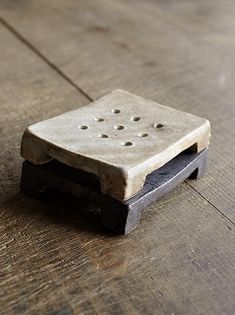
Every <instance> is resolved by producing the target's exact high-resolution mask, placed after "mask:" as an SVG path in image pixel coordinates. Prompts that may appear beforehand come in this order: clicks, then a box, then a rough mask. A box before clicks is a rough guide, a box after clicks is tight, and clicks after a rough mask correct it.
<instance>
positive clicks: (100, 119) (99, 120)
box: [94, 117, 104, 122]
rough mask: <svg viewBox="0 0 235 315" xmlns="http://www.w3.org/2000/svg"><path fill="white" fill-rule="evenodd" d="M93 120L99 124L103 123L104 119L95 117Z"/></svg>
mask: <svg viewBox="0 0 235 315" xmlns="http://www.w3.org/2000/svg"><path fill="white" fill-rule="evenodd" d="M94 120H95V121H97V122H101V121H104V118H101V117H96V118H95V119H94Z"/></svg>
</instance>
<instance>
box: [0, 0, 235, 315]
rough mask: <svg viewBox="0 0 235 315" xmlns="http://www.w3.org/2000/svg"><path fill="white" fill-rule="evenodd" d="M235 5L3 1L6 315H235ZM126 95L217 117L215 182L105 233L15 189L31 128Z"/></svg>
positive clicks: (210, 1)
mask: <svg viewBox="0 0 235 315" xmlns="http://www.w3.org/2000/svg"><path fill="white" fill-rule="evenodd" d="M234 16H235V2H234V1H233V0H230V1H229V0H225V1H220V0H205V1H200V2H199V1H188V0H179V1H160V0H159V1H157V0H156V1H154V0H135V1H134V0H119V1H118V0H96V1H93V0H79V1H75V0H67V1H63V0H51V1H46V0H32V1H25V0H20V1H9V0H0V110H1V111H0V122H1V124H0V145H1V151H0V161H1V164H0V175H1V176H0V178H1V179H0V218H1V220H0V314H48V315H49V314H63V315H64V314H177V315H178V314H185V315H186V314H213V315H214V314H218V315H219V314H234V313H235V303H234V300H235V296H234V292H235V268H234V266H235V264H234V260H235V254H234V253H235V246H234V245H235V242H234V241H235V240H234V223H233V222H234V219H235V215H234V210H235V180H234V178H235V164H234V160H235V134H234V126H235V93H234V86H235V58H234V52H235V33H234V30H235V19H234ZM115 88H123V89H126V90H129V91H130V92H133V93H136V94H139V95H142V96H145V97H147V98H150V99H153V100H155V101H158V102H160V103H163V104H165V105H168V106H172V107H175V108H178V109H182V110H185V111H188V112H191V113H193V114H197V115H199V116H202V117H206V118H208V119H209V120H210V121H211V123H212V141H211V146H210V155H209V165H208V172H207V174H206V176H205V177H204V178H202V179H200V180H198V181H194V182H192V181H190V182H186V183H184V184H183V185H181V186H180V187H178V188H177V189H176V190H175V191H173V192H172V193H171V194H169V195H168V196H167V197H166V198H164V199H163V200H161V201H160V202H159V203H157V204H155V205H153V206H152V207H150V208H149V209H148V210H147V211H146V212H145V214H144V215H143V218H142V221H141V224H140V226H139V228H138V229H137V230H135V231H134V232H132V233H131V234H130V235H128V236H125V237H124V236H115V237H113V236H111V235H109V234H107V233H105V232H104V231H103V230H102V229H101V227H100V225H99V220H98V218H97V217H96V215H95V211H94V209H93V208H92V206H91V205H89V204H86V203H85V202H82V201H81V202H79V203H78V201H77V200H76V199H72V198H70V197H69V196H61V195H59V194H55V195H53V196H51V198H50V199H49V200H47V201H43V202H39V201H36V200H34V199H32V198H30V197H28V196H26V195H24V194H22V193H20V192H19V178H20V172H21V163H22V159H21V158H20V155H19V146H20V139H21V135H22V133H23V131H24V129H25V127H26V126H27V125H28V124H31V123H33V122H36V121H40V120H42V119H46V118H49V117H52V116H54V115H56V114H59V113H63V112H65V111H67V110H70V109H75V108H77V107H79V106H83V105H85V104H87V103H89V102H90V101H91V100H92V99H95V98H98V97H99V96H101V95H103V94H105V93H107V92H110V91H111V90H112V89H115Z"/></svg>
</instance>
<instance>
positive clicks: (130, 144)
mask: <svg viewBox="0 0 235 315" xmlns="http://www.w3.org/2000/svg"><path fill="white" fill-rule="evenodd" d="M133 144H134V143H133V142H131V141H126V142H124V143H123V145H125V146H126V147H130V146H132V145H133Z"/></svg>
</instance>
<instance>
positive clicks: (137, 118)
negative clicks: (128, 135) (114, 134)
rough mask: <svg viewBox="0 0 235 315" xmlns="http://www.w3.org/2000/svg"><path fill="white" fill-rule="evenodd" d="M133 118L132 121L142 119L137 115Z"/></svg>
mask: <svg viewBox="0 0 235 315" xmlns="http://www.w3.org/2000/svg"><path fill="white" fill-rule="evenodd" d="M131 120H132V121H139V120H140V117H137V116H135V117H131Z"/></svg>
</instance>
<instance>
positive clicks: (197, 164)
mask: <svg viewBox="0 0 235 315" xmlns="http://www.w3.org/2000/svg"><path fill="white" fill-rule="evenodd" d="M206 158H207V149H205V150H203V151H202V152H200V153H194V152H192V151H190V150H187V151H184V152H182V153H181V154H179V155H178V156H177V157H175V158H174V159H172V160H171V161H169V162H168V163H167V164H165V165H164V166H162V167H161V168H159V169H158V170H156V171H154V172H152V173H151V174H149V175H148V176H147V178H146V181H145V184H144V187H143V189H142V190H141V191H140V192H139V193H138V194H137V195H136V196H134V197H133V198H131V199H128V200H126V201H124V202H120V201H117V200H115V199H113V198H111V197H109V196H107V195H104V194H102V193H101V192H100V184H99V179H98V177H96V176H95V175H93V174H90V173H86V172H84V171H80V170H77V169H74V168H72V167H69V166H66V165H64V164H61V163H59V162H57V161H52V162H49V163H47V164H45V165H40V166H39V165H33V164H31V163H30V162H28V161H25V162H24V163H23V168H22V177H21V190H22V191H23V192H25V193H28V194H30V195H32V196H34V197H37V198H42V197H44V196H45V195H46V194H48V193H49V191H50V189H51V188H54V189H57V190H59V191H63V192H68V193H70V194H73V195H75V196H78V197H85V198H86V199H87V200H89V201H91V202H92V203H94V204H96V205H98V206H99V207H100V209H101V219H102V224H103V226H104V227H105V228H106V229H108V230H110V231H112V232H114V233H118V234H127V233H129V232H130V231H132V230H133V229H134V228H135V227H136V226H137V225H138V223H139V220H140V217H141V214H142V212H143V210H144V209H145V208H147V207H148V206H149V205H151V204H152V203H154V202H155V201H157V200H158V199H159V198H161V197H162V196H163V195H165V194H166V193H168V192H169V191H171V190H172V189H173V188H174V187H176V186H177V185H178V184H179V183H181V182H182V181H184V180H185V179H187V178H192V179H195V178H198V177H200V176H201V175H202V174H203V173H204V171H205V166H206Z"/></svg>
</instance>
